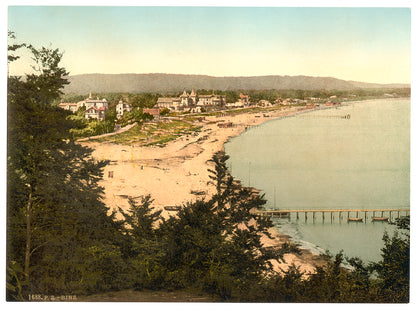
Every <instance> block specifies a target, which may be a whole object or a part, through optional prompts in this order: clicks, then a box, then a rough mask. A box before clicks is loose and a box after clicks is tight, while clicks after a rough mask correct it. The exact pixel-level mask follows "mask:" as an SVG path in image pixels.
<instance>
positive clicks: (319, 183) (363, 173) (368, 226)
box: [224, 98, 410, 262]
mask: <svg viewBox="0 0 416 310" xmlns="http://www.w3.org/2000/svg"><path fill="white" fill-rule="evenodd" d="M347 115H349V117H348V116H347ZM345 116H347V117H345ZM224 148H225V152H226V153H227V154H228V155H229V156H230V159H229V160H228V168H229V170H230V171H231V174H232V175H233V176H234V178H236V179H239V180H241V182H242V184H243V185H244V186H252V187H254V188H257V189H259V190H261V193H263V194H264V195H265V199H267V203H266V205H265V208H266V209H280V210H306V209H307V210H320V209H336V210H338V209H360V210H370V209H408V208H410V99H408V98H394V99H378V100H366V101H356V102H350V103H343V104H342V105H341V106H339V107H336V108H334V107H331V108H326V107H324V108H321V109H318V110H312V111H309V112H305V113H299V114H296V115H294V116H290V117H284V118H279V119H272V120H270V121H267V122H265V123H263V124H261V125H259V126H256V127H251V128H250V129H248V130H246V131H245V132H244V133H242V134H241V135H239V136H237V137H234V138H232V139H231V140H230V141H229V142H228V143H226V144H225V145H224ZM397 214H398V213H397V212H393V213H392V219H394V218H395V217H397ZM372 215H373V214H372V213H371V212H368V214H367V218H365V214H364V212H362V213H361V212H360V213H359V214H356V213H355V212H354V213H353V214H350V217H357V216H358V217H359V218H362V219H363V222H350V221H348V215H347V214H346V213H343V214H342V217H341V218H340V217H339V214H338V213H334V214H333V215H332V216H331V215H330V214H329V213H325V216H323V215H322V213H317V214H316V216H315V218H314V219H313V218H312V214H308V218H307V219H306V218H305V216H304V214H302V213H300V214H299V218H297V217H296V215H294V214H293V213H292V215H291V217H290V219H289V218H283V219H273V221H274V224H275V226H276V227H277V228H278V230H279V231H280V232H281V233H284V234H287V235H289V236H291V237H292V240H293V241H295V242H296V243H298V244H299V246H300V247H302V248H306V249H309V250H311V251H312V252H314V253H326V252H329V253H330V254H332V255H335V254H337V253H339V252H340V251H342V252H343V254H344V255H345V256H346V257H359V258H360V259H362V260H363V261H364V262H370V261H379V260H380V259H381V248H383V245H384V242H383V240H382V238H383V235H384V234H385V233H388V234H389V235H393V233H394V231H395V226H394V225H390V224H388V223H387V222H374V221H372V220H371V217H372ZM401 215H405V214H404V213H401ZM376 216H381V214H376ZM384 216H385V217H390V213H385V214H384Z"/></svg>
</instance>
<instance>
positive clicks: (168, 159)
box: [82, 98, 400, 274]
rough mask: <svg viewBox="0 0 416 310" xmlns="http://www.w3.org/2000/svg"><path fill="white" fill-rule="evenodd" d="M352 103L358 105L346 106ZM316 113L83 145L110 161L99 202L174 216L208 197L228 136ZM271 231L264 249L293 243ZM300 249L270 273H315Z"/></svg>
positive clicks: (212, 121)
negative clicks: (141, 141) (136, 200)
mask: <svg viewBox="0 0 416 310" xmlns="http://www.w3.org/2000/svg"><path fill="white" fill-rule="evenodd" d="M397 99H400V98H397ZM397 99H396V100H397ZM370 100H376V99H370ZM386 100H389V99H386ZM366 101H367V100H366ZM357 102H362V101H350V102H347V103H345V104H347V105H349V104H353V103H357ZM345 104H344V105H345ZM328 108H329V109H331V108H334V107H328ZM328 108H325V109H328ZM319 110H320V109H316V108H315V109H306V108H303V109H302V110H299V107H286V108H282V109H279V110H275V111H267V110H264V111H259V112H253V111H248V112H246V113H244V112H243V113H242V114H235V115H221V116H205V120H204V121H202V122H200V123H198V125H201V126H202V128H201V131H200V132H199V133H197V134H192V135H185V136H181V137H179V138H177V139H176V140H174V141H170V142H168V143H167V144H166V146H164V147H162V148H160V147H157V146H150V147H142V146H138V145H134V144H132V145H120V144H113V143H111V142H102V143H99V142H92V141H91V142H88V143H86V145H88V146H89V147H91V148H92V149H93V150H94V151H93V155H92V156H93V157H94V158H96V159H99V160H109V161H110V163H109V165H107V166H106V167H105V168H104V177H103V179H102V181H100V185H101V186H102V187H103V188H104V199H103V201H104V203H105V204H106V205H107V206H109V207H110V208H112V209H115V210H116V211H118V207H120V208H122V209H126V208H128V207H129V205H128V199H127V198H128V197H138V196H141V195H147V194H151V195H152V199H153V203H152V206H153V207H155V210H162V214H161V215H162V216H163V217H169V216H171V215H174V213H173V212H172V211H167V210H165V208H164V207H165V206H181V205H183V204H185V203H186V202H190V201H195V200H197V199H202V198H203V197H210V196H212V194H213V190H214V189H213V188H211V187H210V186H208V185H207V183H208V182H209V180H210V179H209V172H208V169H209V168H212V167H211V163H210V162H209V160H210V159H211V158H212V156H213V155H214V153H216V152H218V151H221V150H224V145H225V143H226V142H228V141H229V140H230V139H231V138H234V137H236V136H239V135H240V134H242V133H243V132H245V131H246V130H248V129H249V128H250V127H253V126H258V125H261V124H263V123H265V122H267V121H270V120H276V119H280V118H282V117H289V116H294V115H297V114H301V113H308V112H313V111H319ZM265 115H267V117H265ZM218 122H232V123H233V127H231V128H219V127H218V126H217V123H218ZM82 144H83V143H82ZM200 193H203V195H200ZM118 215H119V214H118ZM270 232H271V234H272V236H273V237H274V239H268V238H263V240H262V242H263V246H265V247H278V246H281V245H282V244H283V243H284V242H287V241H289V242H290V241H291V239H292V237H291V236H289V235H284V234H282V233H280V232H279V231H278V229H277V228H272V229H271V231H270ZM300 249H301V255H297V254H292V253H290V254H285V256H284V259H285V261H286V263H283V262H280V263H278V262H276V261H275V262H272V264H273V267H274V269H275V270H276V271H278V272H279V271H280V269H283V270H286V269H287V268H288V267H289V266H290V265H291V264H295V265H296V266H299V268H300V270H301V271H302V272H305V273H306V274H307V273H309V272H313V271H314V269H315V265H323V264H324V263H325V262H326V260H325V258H323V257H322V256H321V255H320V254H316V253H313V252H312V251H311V250H309V249H305V248H302V247H300Z"/></svg>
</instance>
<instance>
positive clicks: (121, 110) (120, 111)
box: [116, 100, 133, 118]
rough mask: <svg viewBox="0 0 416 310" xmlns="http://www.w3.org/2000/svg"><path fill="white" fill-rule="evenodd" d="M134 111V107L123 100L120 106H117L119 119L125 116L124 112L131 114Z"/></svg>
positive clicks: (119, 103)
mask: <svg viewBox="0 0 416 310" xmlns="http://www.w3.org/2000/svg"><path fill="white" fill-rule="evenodd" d="M131 111H133V107H132V106H131V104H128V103H125V102H123V100H120V101H119V102H118V104H117V105H116V112H117V118H120V117H122V116H123V115H124V112H131Z"/></svg>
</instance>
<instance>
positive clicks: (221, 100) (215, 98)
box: [197, 92, 226, 108]
mask: <svg viewBox="0 0 416 310" xmlns="http://www.w3.org/2000/svg"><path fill="white" fill-rule="evenodd" d="M225 104H226V99H225V96H224V95H215V94H214V92H212V95H200V96H199V97H198V103H197V106H200V107H204V108H207V107H208V108H209V107H224V106H225Z"/></svg>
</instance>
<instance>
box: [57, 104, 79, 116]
mask: <svg viewBox="0 0 416 310" xmlns="http://www.w3.org/2000/svg"><path fill="white" fill-rule="evenodd" d="M58 106H59V107H60V108H61V109H64V110H69V111H71V112H72V113H75V112H76V111H78V104H76V103H65V102H61V103H60V104H59V105H58Z"/></svg>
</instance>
